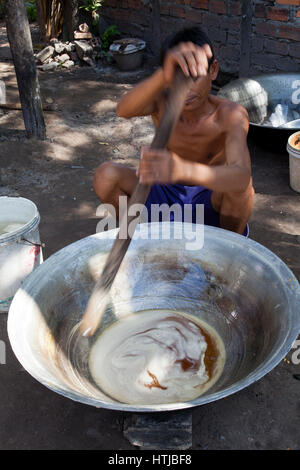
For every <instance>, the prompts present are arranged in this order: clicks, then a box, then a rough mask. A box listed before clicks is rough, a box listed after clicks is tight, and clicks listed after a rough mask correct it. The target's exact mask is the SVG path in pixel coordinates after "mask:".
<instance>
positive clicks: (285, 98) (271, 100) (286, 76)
mask: <svg viewBox="0 0 300 470" xmlns="http://www.w3.org/2000/svg"><path fill="white" fill-rule="evenodd" d="M218 95H219V96H223V97H225V98H227V99H229V100H231V101H234V102H237V103H239V104H241V105H242V106H244V107H245V108H246V109H247V111H248V113H249V119H250V135H251V136H252V137H254V138H255V139H256V140H258V141H259V143H260V144H261V145H263V146H265V147H269V148H271V149H275V150H279V151H285V150H286V144H287V140H288V137H289V136H290V135H291V133H293V132H296V131H297V130H300V120H299V119H300V74H297V73H273V74H261V75H255V76H251V77H245V78H239V79H237V80H234V81H232V82H230V83H228V84H227V85H225V86H224V87H222V88H221V89H220V90H219V92H218ZM282 103H283V104H284V105H285V106H287V107H288V109H289V113H288V115H287V118H286V120H285V121H284V122H283V123H282V124H281V125H280V126H278V127H274V126H273V125H271V124H270V116H271V115H272V113H274V111H275V109H276V106H277V105H278V104H282Z"/></svg>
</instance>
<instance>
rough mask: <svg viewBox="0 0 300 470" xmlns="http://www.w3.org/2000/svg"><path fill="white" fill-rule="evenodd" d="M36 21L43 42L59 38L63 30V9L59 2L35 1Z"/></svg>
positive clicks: (56, 0)
mask: <svg viewBox="0 0 300 470" xmlns="http://www.w3.org/2000/svg"><path fill="white" fill-rule="evenodd" d="M36 3H37V20H38V23H39V26H40V31H41V34H42V35H43V37H44V41H45V42H46V43H48V42H49V41H50V39H51V38H59V37H60V36H61V34H62V30H63V7H62V3H63V2H62V1H61V0H37V2H36Z"/></svg>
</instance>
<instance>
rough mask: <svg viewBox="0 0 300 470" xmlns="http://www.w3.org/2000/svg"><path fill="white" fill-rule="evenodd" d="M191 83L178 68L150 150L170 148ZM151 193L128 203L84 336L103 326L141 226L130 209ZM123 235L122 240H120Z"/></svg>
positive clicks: (141, 191)
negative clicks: (111, 295) (121, 269)
mask: <svg viewBox="0 0 300 470" xmlns="http://www.w3.org/2000/svg"><path fill="white" fill-rule="evenodd" d="M192 83H193V79H192V78H190V77H186V76H185V75H184V73H183V72H182V70H181V68H179V67H178V68H177V69H176V72H175V76H174V80H173V83H172V86H171V87H170V91H169V96H168V99H167V103H166V108H165V111H164V114H163V116H162V118H161V120H160V122H159V125H158V127H157V129H156V133H155V136H154V139H153V141H152V144H151V146H150V148H151V149H155V150H158V149H163V148H165V147H166V146H167V144H168V141H169V138H170V136H171V133H172V131H173V129H174V127H175V125H176V123H177V121H178V119H179V116H180V114H181V112H182V109H183V106H184V102H185V100H186V96H187V94H188V91H189V89H190V87H191V85H192ZM150 189H151V185H146V184H141V183H138V184H137V186H136V188H135V191H134V192H133V194H132V196H131V198H130V200H129V203H128V209H127V214H125V215H124V216H123V218H122V219H121V222H120V230H119V232H118V235H117V237H116V240H115V241H114V244H113V246H112V249H111V251H110V254H109V255H108V257H107V260H106V263H105V266H104V269H103V271H102V274H101V276H100V278H99V280H98V281H97V282H96V284H95V287H94V289H93V292H92V294H91V297H90V299H89V301H88V304H87V307H86V310H85V312H84V315H83V317H82V320H81V323H80V327H79V329H80V332H81V334H82V335H83V336H91V335H93V334H94V333H95V331H96V330H97V328H98V326H99V324H100V322H101V319H102V316H103V314H104V312H105V309H106V307H107V304H108V302H109V291H110V288H111V285H112V283H113V281H114V279H115V277H116V274H117V272H118V270H119V267H120V264H121V262H122V260H123V258H124V256H125V254H126V252H127V248H128V246H129V244H130V242H131V237H130V234H129V233H128V227H129V226H130V231H131V234H132V236H133V233H134V230H135V228H136V225H137V223H138V219H139V218H138V217H137V216H136V214H135V215H133V216H129V215H128V212H129V209H130V207H131V206H132V205H133V204H145V202H146V200H147V197H148V195H149V192H150ZM124 230H125V231H124ZM120 233H121V234H122V238H120ZM124 233H125V234H127V236H126V238H123V234H124Z"/></svg>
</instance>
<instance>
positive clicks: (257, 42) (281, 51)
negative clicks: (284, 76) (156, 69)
mask: <svg viewBox="0 0 300 470" xmlns="http://www.w3.org/2000/svg"><path fill="white" fill-rule="evenodd" d="M101 11H102V15H103V16H104V18H105V20H106V21H107V22H108V23H109V24H116V25H117V26H118V27H119V29H120V30H121V31H122V33H123V34H124V35H129V36H136V37H140V38H143V39H145V40H146V41H147V44H148V50H149V52H150V53H152V54H154V55H155V56H158V53H159V44H160V43H161V41H163V40H164V38H165V37H166V36H167V35H168V34H169V33H170V32H172V31H176V30H178V29H180V28H182V27H185V26H192V25H195V24H197V25H200V26H201V27H202V28H203V29H204V30H205V31H206V32H207V33H208V35H209V37H210V38H211V40H212V41H213V43H214V45H215V50H216V54H217V56H218V59H219V61H220V65H221V70H223V71H224V72H230V73H237V74H239V75H249V74H251V73H257V72H274V71H287V72H288V71H299V73H300V0H277V1H276V0H268V1H261V0H252V1H251V0H152V1H151V0H106V2H104V4H103V7H102V10H101Z"/></svg>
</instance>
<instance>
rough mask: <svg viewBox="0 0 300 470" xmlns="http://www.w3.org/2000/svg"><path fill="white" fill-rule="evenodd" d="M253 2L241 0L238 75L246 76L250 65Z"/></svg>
mask: <svg viewBox="0 0 300 470" xmlns="http://www.w3.org/2000/svg"><path fill="white" fill-rule="evenodd" d="M252 17H253V2H249V1H248V0H243V2H242V22H241V59H240V70H239V76H240V77H248V76H249V72H250V66H251V33H252Z"/></svg>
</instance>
